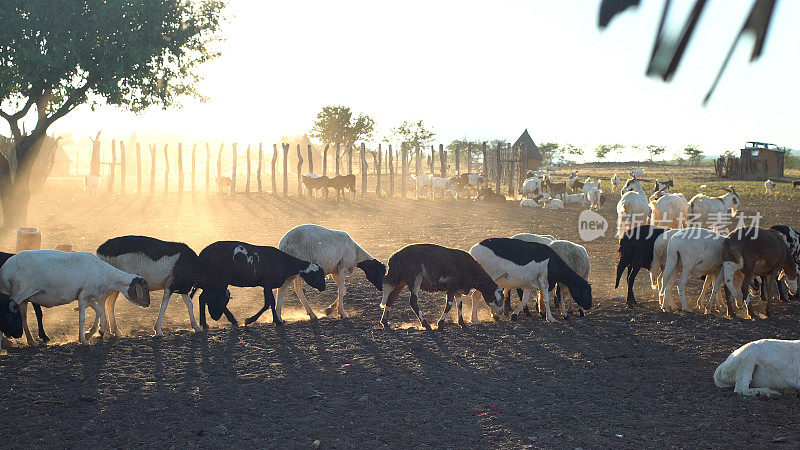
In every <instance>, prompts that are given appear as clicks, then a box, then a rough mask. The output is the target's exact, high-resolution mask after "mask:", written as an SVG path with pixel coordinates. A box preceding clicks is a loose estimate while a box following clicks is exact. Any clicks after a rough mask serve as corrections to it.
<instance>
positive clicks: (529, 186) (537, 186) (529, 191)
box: [519, 177, 542, 198]
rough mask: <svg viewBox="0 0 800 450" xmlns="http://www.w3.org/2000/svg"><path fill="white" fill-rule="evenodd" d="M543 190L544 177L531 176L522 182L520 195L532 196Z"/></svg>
mask: <svg viewBox="0 0 800 450" xmlns="http://www.w3.org/2000/svg"><path fill="white" fill-rule="evenodd" d="M541 192H542V179H541V178H539V177H530V178H528V179H526V180H525V181H523V182H522V187H521V188H520V189H519V193H520V195H522V196H523V197H527V198H532V197H533V196H534V195H538V194H540V193H541Z"/></svg>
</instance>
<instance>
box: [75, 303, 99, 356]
mask: <svg viewBox="0 0 800 450" xmlns="http://www.w3.org/2000/svg"><path fill="white" fill-rule="evenodd" d="M95 300H96V299H95ZM90 301H92V299H91V298H87V296H86V295H83V293H81V294H80V295H78V341H80V343H81V344H85V345H88V344H89V341H88V340H87V339H86V335H85V334H84V328H83V327H84V325H85V324H86V305H87V304H88V303H89V302H90Z"/></svg>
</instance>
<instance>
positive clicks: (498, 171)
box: [495, 142, 503, 194]
mask: <svg viewBox="0 0 800 450" xmlns="http://www.w3.org/2000/svg"><path fill="white" fill-rule="evenodd" d="M500 148H501V147H500V143H499V142H498V143H497V152H496V155H497V161H496V164H495V166H496V167H497V168H496V169H495V192H497V193H498V194H499V193H500V181H501V180H500V177H501V175H502V174H503V171H502V169H503V168H502V167H501V164H502V163H501V162H500Z"/></svg>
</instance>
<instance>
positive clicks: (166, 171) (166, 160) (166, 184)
mask: <svg viewBox="0 0 800 450" xmlns="http://www.w3.org/2000/svg"><path fill="white" fill-rule="evenodd" d="M167 148H169V144H165V145H164V164H165V166H166V167H165V168H164V193H165V194H166V193H167V192H169V154H168V153H167Z"/></svg>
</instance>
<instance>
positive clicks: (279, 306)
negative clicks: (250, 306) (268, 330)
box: [244, 279, 302, 325]
mask: <svg viewBox="0 0 800 450" xmlns="http://www.w3.org/2000/svg"><path fill="white" fill-rule="evenodd" d="M292 282H293V280H291V279H289V280H286V281H284V282H283V286H281V287H279V288H278V301H277V302H276V303H275V313H276V314H277V315H278V319H281V318H282V317H283V316H282V315H281V309H282V308H283V301H284V300H285V299H286V291H288V290H289V283H292ZM300 301H301V302H302V300H300ZM263 312H264V311H260V312H258V313H256V314H255V315H254V316H252V317H250V318H248V319H245V321H244V324H245V325H249V324H251V323H252V322H255V321H256V320H258V317H259V316H260V315H261V313H263ZM280 323H283V321H282V320H281V321H280V322H275V324H276V325H277V324H280Z"/></svg>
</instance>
